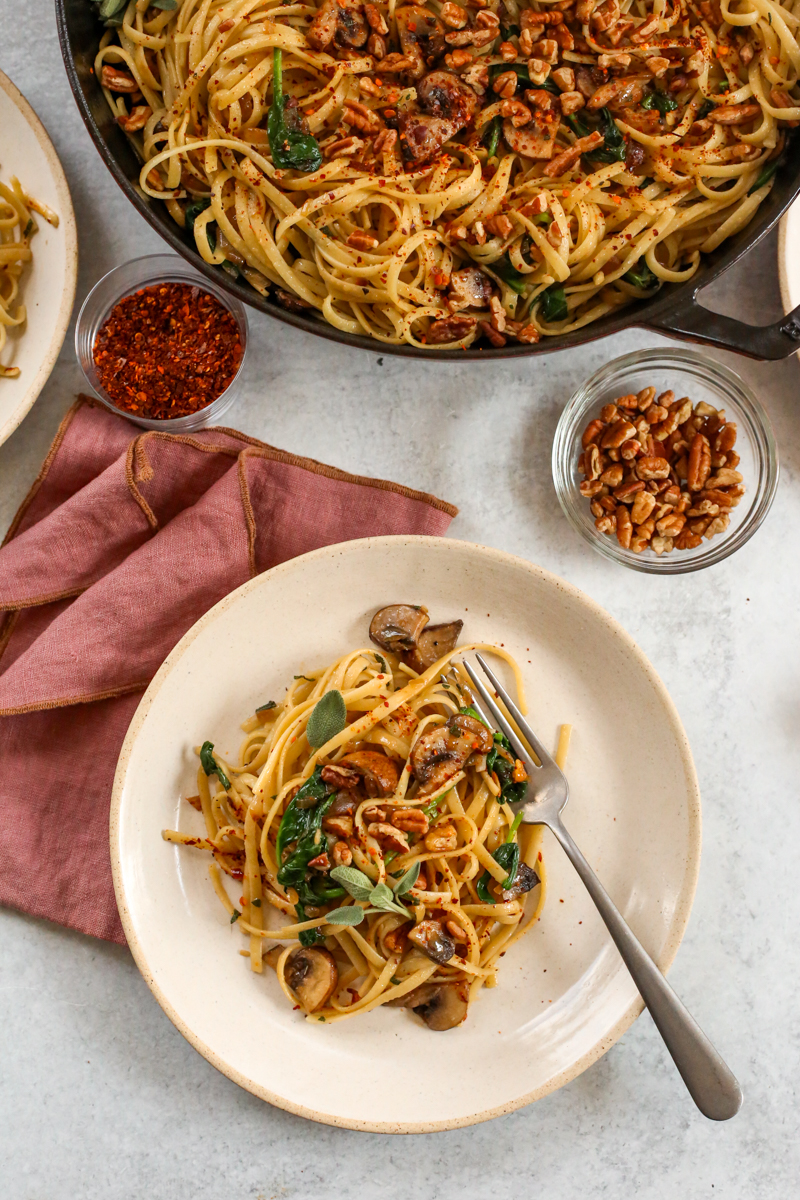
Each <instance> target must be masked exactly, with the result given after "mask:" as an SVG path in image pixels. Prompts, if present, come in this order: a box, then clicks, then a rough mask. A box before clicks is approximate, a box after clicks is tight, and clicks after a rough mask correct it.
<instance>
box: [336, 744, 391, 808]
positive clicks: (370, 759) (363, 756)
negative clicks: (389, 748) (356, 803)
mask: <svg viewBox="0 0 800 1200" xmlns="http://www.w3.org/2000/svg"><path fill="white" fill-rule="evenodd" d="M336 765H337V766H339V767H346V768H349V769H350V770H352V771H357V772H358V774H359V775H361V776H362V777H363V779H364V789H365V791H366V793H367V795H368V796H370V797H373V796H391V794H392V793H393V792H394V790H395V788H396V787H397V781H398V779H399V778H400V767H399V766H398V765H397V763H396V762H395V760H394V759H393V758H389V757H388V756H387V755H385V754H383V753H382V752H381V751H380V750H354V751H353V753H352V754H346V755H345V757H344V758H341V759H340V760H339V762H338V763H337V764H336Z"/></svg>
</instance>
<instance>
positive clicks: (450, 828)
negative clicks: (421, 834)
mask: <svg viewBox="0 0 800 1200" xmlns="http://www.w3.org/2000/svg"><path fill="white" fill-rule="evenodd" d="M457 846H458V835H457V833H456V828H455V825H453V824H452V823H451V822H450V821H445V822H444V823H443V824H441V825H435V826H434V827H433V829H431V830H429V832H428V833H426V835H425V849H426V850H428V851H429V852H430V853H431V854H444V853H446V852H447V851H448V850H455V849H456V847H457Z"/></svg>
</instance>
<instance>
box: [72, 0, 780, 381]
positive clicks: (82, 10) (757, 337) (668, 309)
mask: <svg viewBox="0 0 800 1200" xmlns="http://www.w3.org/2000/svg"><path fill="white" fill-rule="evenodd" d="M95 13H96V9H93V8H92V6H91V5H90V3H89V0H56V16H57V21H58V33H59V39H60V42H61V50H62V53H63V55H64V62H65V64H66V68H67V75H68V77H69V82H70V86H71V87H72V91H73V93H74V95H75V100H76V102H77V104H78V108H79V109H80V113H81V116H82V117H83V120H84V122H85V124H86V127H87V129H88V130H89V133H90V134H91V136H92V138H93V140H94V143H95V145H96V146H97V149H98V150H99V151H100V155H101V157H102V159H103V161H104V162H105V164H106V166H107V167H108V169H109V171H111V174H112V175H113V176H114V178H115V179H116V181H117V183H118V184H119V185H120V187H121V188H122V190H123V192H125V194H126V196H127V197H128V199H129V200H130V201H131V202H132V204H134V205H135V207H136V208H137V209H138V210H139V212H140V213H141V214H142V216H143V217H144V219H145V220H146V221H148V222H149V223H150V224H151V225H152V226H153V228H154V229H156V230H158V232H159V233H160V234H161V236H162V237H163V238H164V239H165V241H167V242H169V244H170V246H172V248H173V250H175V251H177V253H178V254H180V255H182V256H183V257H184V258H185V259H187V260H188V261H189V262H190V263H192V265H193V266H194V267H196V268H197V269H198V270H199V271H202V273H203V274H204V275H207V276H208V277H209V279H214V280H215V282H216V283H218V284H219V285H220V286H222V287H224V288H225V289H226V290H227V291H229V292H232V293H233V294H234V295H235V296H238V297H239V299H240V300H242V301H243V302H244V303H245V304H251V305H252V306H253V307H254V308H260V309H261V311H262V312H265V313H268V314H269V316H271V317H277V319H278V320H279V321H285V322H286V323H287V324H289V325H294V326H296V327H297V328H298V329H305V330H306V331H307V332H309V333H314V334H316V335H317V336H318V337H324V338H329V339H330V340H331V341H333V342H342V343H343V344H344V345H346V346H353V347H354V348H357V349H359V350H370V351H371V352H372V353H373V354H400V355H404V356H405V357H407V358H425V359H428V360H429V361H430V360H431V359H435V360H442V359H452V360H455V361H458V362H464V361H465V359H484V360H488V359H496V358H516V357H519V356H521V355H524V354H526V355H527V354H542V353H546V352H547V351H549V350H563V349H566V348H567V347H569V346H579V345H581V344H583V343H584V342H591V341H594V340H596V339H597V338H601V337H606V336H608V334H611V333H616V332H617V331H618V330H620V329H628V328H632V327H636V326H645V327H647V328H648V329H654V330H658V331H659V332H661V333H665V334H668V335H671V336H674V337H678V338H684V339H686V340H688V341H693V342H705V343H710V344H712V345H715V346H723V347H724V348H725V349H726V350H735V351H737V352H738V353H739V354H746V355H748V356H749V357H751V358H759V359H779V358H785V357H786V356H787V355H789V354H792V353H794V351H796V350H797V349H798V348H800V307H798V308H796V309H794V311H793V312H791V313H790V314H789V316H788V317H784V318H783V319H782V320H780V321H776V322H775V324H774V325H764V326H754V325H745V324H744V323H743V322H741V321H735V320H734V319H733V318H732V317H724V316H720V315H719V314H718V313H714V312H711V311H710V310H709V309H706V308H703V307H702V305H701V304H700V303H699V301H698V298H697V297H698V293H699V292H700V291H701V290H702V289H703V288H704V287H706V286H707V285H708V284H709V283H711V281H712V280H713V279H716V278H717V277H718V276H719V275H721V274H722V273H723V271H725V270H727V268H728V267H729V266H731V264H732V263H734V262H736V261H737V260H738V259H739V258H741V257H742V255H743V254H745V253H746V252H747V251H748V250H750V249H751V248H752V247H753V246H755V245H756V244H757V243H758V242H760V241H761V239H762V238H763V237H764V235H765V234H766V233H768V232H769V230H770V229H771V228H772V226H773V225H774V224H775V223H776V221H777V220H778V219H779V218H780V217H781V216H782V214H783V213H784V212H785V211H786V209H787V208H788V207H789V205H790V204H791V203H792V201H793V200H794V198H795V196H797V195H798V193H800V153H798V149H800V147H799V146H798V143H797V142H796V141H795V143H794V144H793V145H792V146H791V148H790V161H789V162H788V163H787V164H786V166H784V167H783V169H782V170H781V171H780V172H779V173H778V176H777V178H776V181H775V185H774V187H773V189H772V191H771V192H770V194H769V196H768V197H767V199H766V200H765V201H764V203H763V204H762V205H761V207H760V209H759V210H758V213H757V214H756V217H755V220H753V221H752V222H751V223H750V224H749V225H748V226H747V228H746V229H743V230H742V231H741V233H738V234H737V235H736V237H734V238H731V239H730V240H729V241H727V242H725V243H724V245H723V246H722V247H721V248H720V249H719V250H718V251H715V252H714V253H713V254H711V255H709V256H708V257H707V260H706V261H705V262H704V263H703V265H702V266H701V267H700V269H699V271H698V272H697V274H696V275H695V276H694V278H693V279H691V280H690V281H689V282H688V283H683V284H667V285H666V286H665V287H664V288H663V289H662V290H661V291H660V292H659V293H658V294H657V295H656V296H654V298H653V299H652V300H643V301H639V302H637V303H636V304H633V305H631V306H630V307H629V308H624V309H622V310H621V311H620V312H618V313H614V314H611V315H609V316H607V317H603V318H602V319H601V320H599V321H595V322H593V323H592V324H591V325H587V326H586V327H585V328H583V329H578V330H576V331H575V332H574V333H568V334H564V335H563V336H562V337H550V338H543V339H542V341H541V342H539V343H538V344H537V345H533V346H521V345H519V344H512V345H508V346H506V347H504V348H502V349H497V350H495V349H488V348H487V349H485V350H481V349H477V348H474V347H473V348H471V349H469V350H435V351H430V350H418V349H416V347H414V346H409V345H407V344H403V345H401V346H392V345H387V344H385V343H383V342H378V341H375V340H373V339H372V338H368V337H361V336H356V335H354V334H351V333H344V332H342V331H341V330H339V329H334V328H333V326H332V325H328V324H327V322H325V321H323V320H322V319H319V318H315V317H304V316H301V315H299V314H297V313H292V312H288V311H287V310H286V309H285V308H281V307H280V306H279V305H278V304H274V303H272V302H271V301H270V300H269V299H265V298H264V297H262V296H260V295H259V294H258V292H256V291H255V290H254V289H253V288H251V287H250V286H249V285H247V284H240V283H238V282H236V281H235V280H234V279H231V278H230V277H229V276H227V275H226V274H225V272H224V271H220V270H219V268H217V267H210V266H207V265H206V263H204V262H203V260H202V258H201V257H200V255H199V254H198V253H197V251H196V249H195V248H194V243H193V242H192V244H191V245H190V244H189V242H188V241H187V240H186V239H185V238H184V235H183V232H182V231H181V230H180V229H179V227H178V226H177V225H176V224H175V222H174V221H173V220H172V218H171V217H170V215H169V213H168V212H167V210H166V208H165V207H164V206H163V205H162V204H161V203H160V202H155V203H154V202H153V201H152V200H151V199H150V198H149V197H148V196H146V195H145V194H144V193H143V192H142V191H141V189H140V188H139V186H138V179H139V171H140V169H141V163H140V161H139V159H138V158H137V156H136V154H135V153H134V151H133V148H132V146H131V144H130V142H129V141H128V139H127V138H126V136H125V134H124V133H123V132H122V130H121V129H120V128H119V126H118V125H117V124H116V122H115V121H114V120H113V119H112V117H111V113H110V111H109V109H108V105H107V104H106V100H105V97H104V95H103V91H102V89H101V87H100V85H99V83H98V81H97V79H96V77H95V75H94V74H93V72H92V64H93V62H94V58H95V55H96V53H97V48H98V43H99V41H100V37H101V34H102V26H101V24H100V22H99V21H98V20H97V19H96V16H95Z"/></svg>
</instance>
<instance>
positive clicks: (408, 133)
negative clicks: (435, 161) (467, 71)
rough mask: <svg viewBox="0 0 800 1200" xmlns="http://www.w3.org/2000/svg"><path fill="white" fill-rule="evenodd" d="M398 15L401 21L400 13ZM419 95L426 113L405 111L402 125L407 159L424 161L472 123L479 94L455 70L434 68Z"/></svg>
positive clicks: (425, 79)
mask: <svg viewBox="0 0 800 1200" xmlns="http://www.w3.org/2000/svg"><path fill="white" fill-rule="evenodd" d="M404 11H405V10H404V9H401V10H400V12H404ZM397 15H398V20H399V17H400V13H398V14H397ZM417 98H418V100H419V104H420V106H421V108H423V109H424V112H421V113H420V112H414V111H413V110H409V111H405V112H401V113H400V116H399V119H398V125H399V128H400V151H401V153H402V155H403V158H404V159H405V160H406V162H414V163H421V162H425V160H426V159H428V158H430V157H431V156H432V155H434V154H436V153H437V152H438V151H439V150H441V148H442V146H443V145H444V144H445V142H447V141H449V140H450V138H452V137H454V136H455V135H456V134H457V133H459V132H460V131H461V130H462V129H463V128H464V127H465V126H466V125H468V124H469V122H470V121H471V120H472V118H473V116H474V115H475V110H476V109H477V107H478V97H477V95H476V94H475V92H473V90H472V88H471V87H469V86H468V85H467V84H466V83H463V82H462V81H461V80H460V79H459V78H458V76H457V75H454V74H453V73H452V71H431V72H430V73H429V74H428V75H426V76H425V78H424V79H422V80H421V82H420V84H419V86H418V88H417Z"/></svg>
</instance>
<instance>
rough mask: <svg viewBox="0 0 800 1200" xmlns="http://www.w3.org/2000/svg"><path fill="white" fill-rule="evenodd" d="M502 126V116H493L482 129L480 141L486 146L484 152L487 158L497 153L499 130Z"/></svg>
mask: <svg viewBox="0 0 800 1200" xmlns="http://www.w3.org/2000/svg"><path fill="white" fill-rule="evenodd" d="M502 128H503V118H502V117H493V118H492V120H491V121H490V122H489V124H488V125H487V126H486V128H485V129H484V131H483V136H482V138H481V142H482V143H483V145H484V146H485V147H486V153H487V155H488V156H489V158H492V157H493V155H495V154H497V147H498V145H499V144H500V132H501V130H502Z"/></svg>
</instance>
